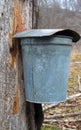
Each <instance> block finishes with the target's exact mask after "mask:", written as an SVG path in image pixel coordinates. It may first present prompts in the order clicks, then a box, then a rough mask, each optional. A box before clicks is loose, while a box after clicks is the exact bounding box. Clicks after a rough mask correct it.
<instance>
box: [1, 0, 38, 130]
mask: <svg viewBox="0 0 81 130" xmlns="http://www.w3.org/2000/svg"><path fill="white" fill-rule="evenodd" d="M32 7H33V2H32V0H5V1H4V0H1V1H0V122H1V125H0V126H1V127H0V130H36V122H35V109H34V104H32V103H27V102H26V101H25V94H24V85H23V73H22V56H21V47H20V46H19V42H20V41H17V40H13V35H14V34H15V33H17V32H21V31H24V30H26V29H30V28H32V12H33V11H32V9H33V8H32Z"/></svg>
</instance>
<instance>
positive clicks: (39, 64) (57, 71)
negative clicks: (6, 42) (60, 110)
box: [21, 35, 73, 103]
mask: <svg viewBox="0 0 81 130" xmlns="http://www.w3.org/2000/svg"><path fill="white" fill-rule="evenodd" d="M72 41H73V37H70V36H64V35H49V36H42V37H39V36H37V37H35V36H32V37H25V38H24V37H23V38H22V39H21V46H22V57H23V70H24V85H25V94H26V100H27V101H29V102H34V103H57V102H62V101H64V100H66V92H67V85H68V73H69V67H70V52H71V47H72Z"/></svg>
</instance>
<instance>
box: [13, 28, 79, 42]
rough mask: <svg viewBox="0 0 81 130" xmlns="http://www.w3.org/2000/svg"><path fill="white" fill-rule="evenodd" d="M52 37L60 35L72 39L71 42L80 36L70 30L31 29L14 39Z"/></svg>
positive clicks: (18, 34) (16, 35) (15, 36)
mask: <svg viewBox="0 0 81 130" xmlns="http://www.w3.org/2000/svg"><path fill="white" fill-rule="evenodd" d="M52 35H54V36H55V35H61V36H69V37H72V39H73V42H77V41H78V40H79V39H80V35H79V34H78V33H77V32H75V31H73V30H71V29H31V30H26V31H23V32H20V33H17V34H15V35H14V38H26V37H27V38H28V37H47V36H52Z"/></svg>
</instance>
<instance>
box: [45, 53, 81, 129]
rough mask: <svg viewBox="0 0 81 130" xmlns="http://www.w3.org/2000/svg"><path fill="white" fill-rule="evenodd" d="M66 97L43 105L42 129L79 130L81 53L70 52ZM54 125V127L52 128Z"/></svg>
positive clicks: (80, 127) (80, 125) (80, 117)
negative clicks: (64, 99)
mask: <svg viewBox="0 0 81 130" xmlns="http://www.w3.org/2000/svg"><path fill="white" fill-rule="evenodd" d="M67 97H69V99H67V100H66V101H65V102H63V103H59V104H57V105H48V104H46V105H44V106H43V108H44V116H45V119H44V125H45V126H48V127H49V126H51V127H52V128H51V129H50V128H48V127H47V128H46V129H45V128H43V129H44V130H81V54H71V64H70V73H69V81H68V90H67ZM53 127H54V128H53Z"/></svg>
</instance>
